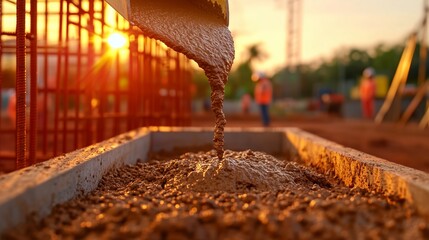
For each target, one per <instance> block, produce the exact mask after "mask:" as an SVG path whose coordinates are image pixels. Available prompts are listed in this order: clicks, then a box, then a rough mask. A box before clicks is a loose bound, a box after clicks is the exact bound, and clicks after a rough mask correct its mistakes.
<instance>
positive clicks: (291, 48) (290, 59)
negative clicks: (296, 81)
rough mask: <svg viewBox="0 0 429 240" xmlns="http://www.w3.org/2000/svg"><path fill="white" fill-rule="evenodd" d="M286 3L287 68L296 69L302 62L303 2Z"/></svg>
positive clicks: (295, 0) (289, 0) (298, 0)
mask: <svg viewBox="0 0 429 240" xmlns="http://www.w3.org/2000/svg"><path fill="white" fill-rule="evenodd" d="M286 1H287V5H286V11H287V17H286V21H287V22H286V67H287V68H289V69H294V68H295V67H297V66H298V65H299V64H300V61H301V15H302V0H286Z"/></svg>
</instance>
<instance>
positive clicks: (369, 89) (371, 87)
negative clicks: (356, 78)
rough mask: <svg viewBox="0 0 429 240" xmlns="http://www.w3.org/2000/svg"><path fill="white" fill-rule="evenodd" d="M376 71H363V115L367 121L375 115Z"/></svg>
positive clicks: (361, 89)
mask: <svg viewBox="0 0 429 240" xmlns="http://www.w3.org/2000/svg"><path fill="white" fill-rule="evenodd" d="M374 77H375V71H374V69H373V68H370V67H368V68H366V69H365V70H364V71H363V79H362V82H361V85H360V89H359V90H360V99H361V105H362V114H363V117H364V118H366V119H372V116H373V113H374V98H375V81H374Z"/></svg>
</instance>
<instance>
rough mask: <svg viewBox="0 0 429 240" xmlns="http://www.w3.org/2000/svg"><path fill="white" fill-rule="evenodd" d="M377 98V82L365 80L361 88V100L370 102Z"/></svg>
mask: <svg viewBox="0 0 429 240" xmlns="http://www.w3.org/2000/svg"><path fill="white" fill-rule="evenodd" d="M374 96H375V82H374V81H373V80H369V79H364V80H363V81H362V84H361V86H360V98H361V99H362V100H370V99H373V98H374Z"/></svg>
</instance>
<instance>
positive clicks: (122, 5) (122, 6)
mask: <svg viewBox="0 0 429 240" xmlns="http://www.w3.org/2000/svg"><path fill="white" fill-rule="evenodd" d="M141 1H143V0H141ZM146 1H149V0H146ZM151 1H156V0H151ZM199 1H209V2H211V3H212V4H213V5H218V6H220V8H221V10H222V15H223V16H222V17H223V18H224V20H225V24H226V25H227V26H229V6H228V0H199ZM106 2H107V3H108V4H109V5H110V6H111V7H112V8H113V9H115V10H116V11H117V12H118V13H119V14H121V15H122V16H123V17H124V18H125V19H127V20H128V21H130V22H132V19H131V11H132V9H131V2H130V0H106Z"/></svg>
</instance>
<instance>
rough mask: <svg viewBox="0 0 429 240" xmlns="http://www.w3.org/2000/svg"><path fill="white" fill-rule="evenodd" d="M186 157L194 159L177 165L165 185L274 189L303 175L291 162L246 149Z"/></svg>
mask: <svg viewBox="0 0 429 240" xmlns="http://www.w3.org/2000/svg"><path fill="white" fill-rule="evenodd" d="M187 157H189V158H193V159H195V161H192V162H187V163H186V165H188V167H187V168H178V169H177V170H178V172H175V173H174V177H172V178H171V179H170V180H169V181H168V182H167V184H166V187H168V188H177V189H179V190H182V191H186V190H191V191H197V192H216V191H225V192H237V191H240V192H243V191H249V190H258V191H277V190H280V189H284V188H285V187H286V186H294V185H295V181H294V179H300V178H301V179H303V178H306V177H305V175H304V174H303V173H302V172H301V171H299V170H298V167H297V166H295V164H293V163H284V162H282V161H279V160H277V159H275V158H274V157H272V156H269V155H267V154H263V153H260V152H252V151H250V150H248V151H245V152H232V151H226V152H225V157H224V159H223V160H222V161H219V160H218V159H217V158H214V157H212V156H211V155H210V154H209V153H206V154H199V155H192V154H190V155H188V156H187ZM179 164H180V163H179ZM288 170H289V171H288ZM173 171H174V170H173Z"/></svg>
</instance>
